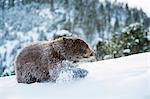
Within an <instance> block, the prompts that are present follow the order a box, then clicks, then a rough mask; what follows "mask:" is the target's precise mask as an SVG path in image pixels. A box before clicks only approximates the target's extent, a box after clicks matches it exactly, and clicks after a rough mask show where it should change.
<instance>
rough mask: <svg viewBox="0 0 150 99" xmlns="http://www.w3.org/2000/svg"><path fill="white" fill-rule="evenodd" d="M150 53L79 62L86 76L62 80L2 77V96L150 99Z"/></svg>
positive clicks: (13, 98)
mask: <svg viewBox="0 0 150 99" xmlns="http://www.w3.org/2000/svg"><path fill="white" fill-rule="evenodd" d="M149 59H150V52H147V53H142V54H136V55H132V56H128V57H122V58H118V59H110V60H104V61H98V62H93V63H83V64H80V68H84V69H86V70H88V72H89V73H88V75H87V77H86V78H84V79H80V80H77V81H71V82H62V83H55V84H54V83H49V82H48V83H34V84H29V85H28V84H18V83H17V82H16V79H15V76H10V77H2V78H0V99H27V98H28V99H45V98H46V99H50V98H53V99H58V98H61V99H62V98H64V99H66V98H67V99H70V98H74V99H75V98H82V99H89V98H90V99H150V85H149V82H150V61H149Z"/></svg>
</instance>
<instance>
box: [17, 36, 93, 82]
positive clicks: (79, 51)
mask: <svg viewBox="0 0 150 99" xmlns="http://www.w3.org/2000/svg"><path fill="white" fill-rule="evenodd" d="M90 55H91V50H90V48H89V47H88V45H87V44H86V43H85V42H84V41H83V40H81V39H79V38H72V37H63V38H58V39H56V40H54V41H39V42H35V43H31V44H30V45H28V46H26V47H25V48H23V49H22V50H21V52H20V53H19V54H18V55H17V56H16V59H15V72H16V77H17V81H18V83H28V84H29V83H34V82H42V81H47V80H50V81H55V80H56V77H53V75H54V74H53V73H54V72H55V70H56V69H57V64H58V63H60V62H61V61H63V60H69V61H79V60H80V59H81V58H88V57H90Z"/></svg>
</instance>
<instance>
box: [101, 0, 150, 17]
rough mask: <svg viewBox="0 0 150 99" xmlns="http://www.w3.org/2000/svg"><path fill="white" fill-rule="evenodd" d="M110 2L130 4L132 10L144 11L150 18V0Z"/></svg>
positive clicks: (118, 0)
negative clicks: (135, 8)
mask: <svg viewBox="0 0 150 99" xmlns="http://www.w3.org/2000/svg"><path fill="white" fill-rule="evenodd" d="M99 1H101V2H102V1H103V2H104V1H105V0H99ZM109 1H112V2H113V1H117V2H123V3H128V5H129V6H130V7H132V8H134V7H137V8H138V9H142V10H143V11H144V12H146V13H147V15H148V16H150V7H149V4H150V0H109Z"/></svg>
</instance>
